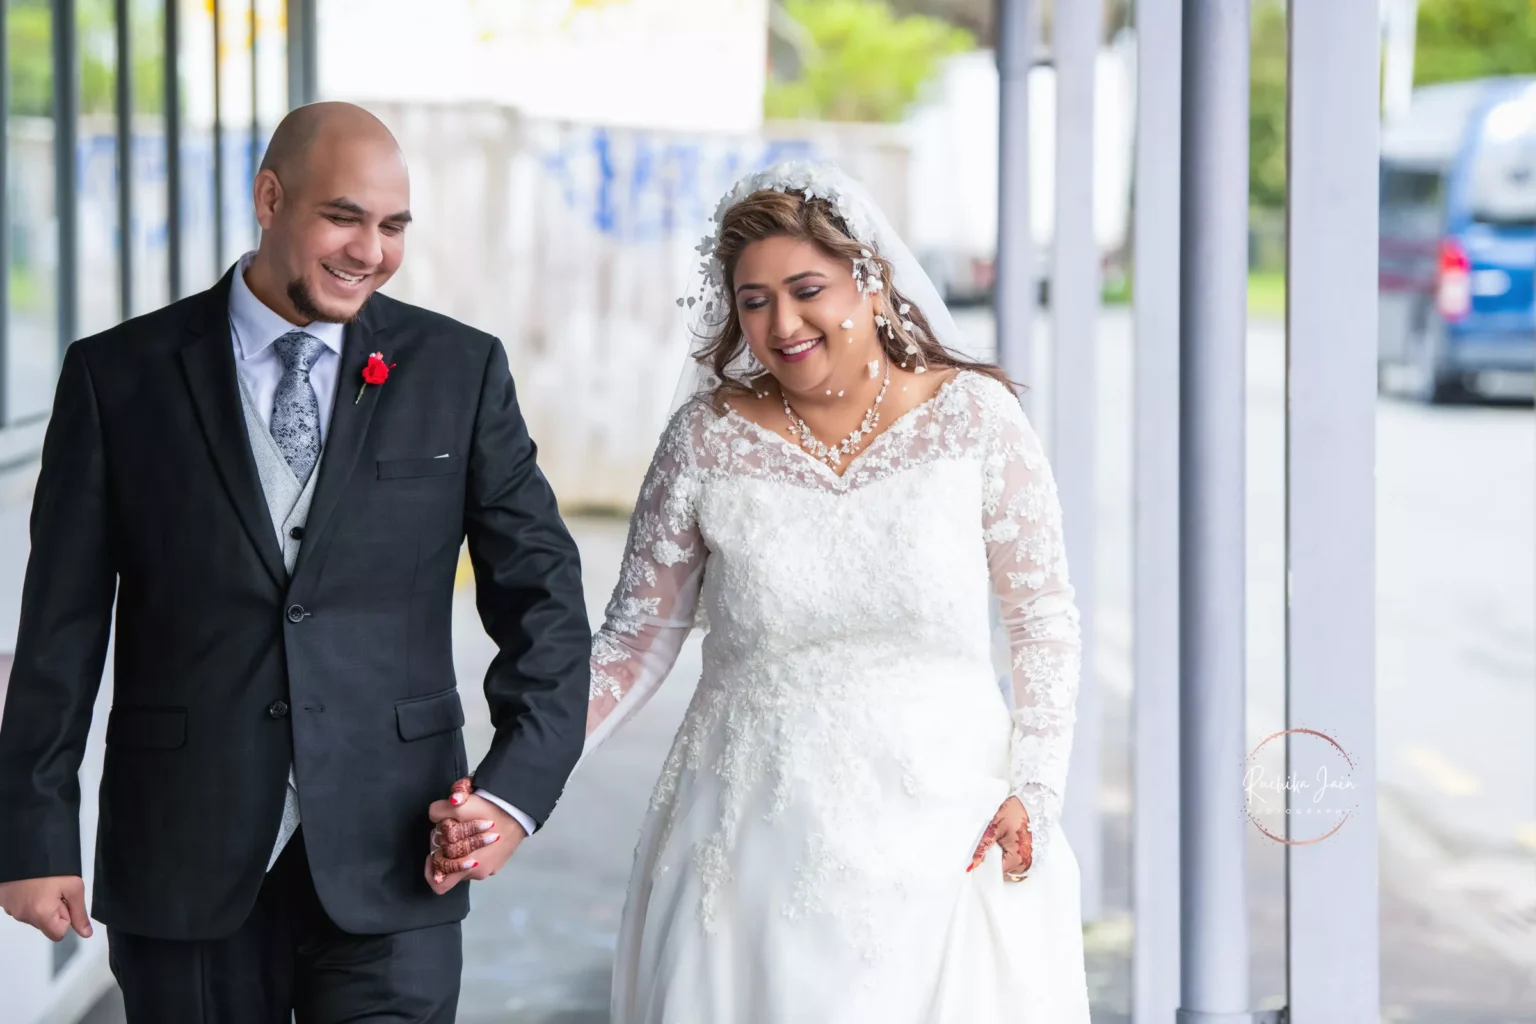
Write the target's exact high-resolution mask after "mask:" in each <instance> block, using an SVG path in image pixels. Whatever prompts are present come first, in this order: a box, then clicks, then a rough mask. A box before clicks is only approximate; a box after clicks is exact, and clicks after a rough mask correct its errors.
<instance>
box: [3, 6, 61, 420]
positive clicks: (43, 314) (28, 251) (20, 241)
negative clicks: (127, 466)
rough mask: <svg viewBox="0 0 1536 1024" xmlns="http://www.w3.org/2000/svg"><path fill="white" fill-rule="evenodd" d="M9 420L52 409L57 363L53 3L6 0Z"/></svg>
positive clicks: (7, 356)
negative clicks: (51, 4) (50, 6)
mask: <svg viewBox="0 0 1536 1024" xmlns="http://www.w3.org/2000/svg"><path fill="white" fill-rule="evenodd" d="M5 29H6V50H7V53H6V57H7V62H6V63H7V70H8V72H9V82H8V83H7V84H8V85H9V89H8V96H9V101H10V102H9V106H10V109H9V110H7V111H6V119H5V120H6V141H7V147H6V155H7V167H6V171H7V173H6V181H5V204H6V214H7V217H6V226H7V238H6V243H7V245H6V253H7V257H8V259H7V262H8V263H9V266H7V268H6V272H7V274H8V278H9V288H10V292H9V295H10V301H9V303H7V305H6V309H5V310H4V315H5V318H6V340H7V345H6V352H5V363H6V365H5V391H6V394H5V417H6V422H7V424H10V423H15V422H17V421H19V420H26V419H31V418H35V417H37V416H39V415H43V414H46V413H47V412H48V410H49V409H50V408H52V406H53V384H54V378H55V375H56V373H57V367H58V354H59V339H58V307H57V304H56V303H57V287H58V276H59V246H58V219H57V213H56V208H55V206H54V161H53V58H52V54H53V22H52V13H51V12H50V10H49V4H48V0H7V2H6V4H5Z"/></svg>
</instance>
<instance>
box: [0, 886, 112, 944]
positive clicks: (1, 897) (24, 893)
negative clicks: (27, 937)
mask: <svg viewBox="0 0 1536 1024" xmlns="http://www.w3.org/2000/svg"><path fill="white" fill-rule="evenodd" d="M0 909H3V910H4V911H5V912H6V913H7V914H9V915H10V916H11V917H14V918H15V919H16V920H18V921H20V922H21V923H22V924H29V925H31V926H32V927H34V928H36V929H37V930H38V931H40V932H42V933H43V934H44V935H46V936H48V937H49V938H50V939H52V940H53V941H54V942H58V941H59V940H60V939H62V938H63V937H64V935H65V933H66V932H68V931H69V929H70V927H71V926H73V927H74V929H75V931H76V932H78V933H79V934H80V937H81V938H82V939H88V938H90V937H91V918H90V915H88V914H87V913H86V912H85V883H84V882H82V881H81V880H80V878H79V877H78V876H76V875H59V876H56V877H51V878H24V879H22V880H20V881H17V882H3V883H0Z"/></svg>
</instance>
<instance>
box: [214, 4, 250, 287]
mask: <svg viewBox="0 0 1536 1024" xmlns="http://www.w3.org/2000/svg"><path fill="white" fill-rule="evenodd" d="M251 4H252V0H219V125H220V128H221V131H222V135H223V145H222V151H223V155H224V164H223V175H224V178H223V199H222V201H223V204H224V211H223V223H224V252H223V253H222V255H221V258H220V261H219V262H220V265H221V267H227V266H228V265H229V264H231V263H233V262H234V261H235V260H237V259H239V258H240V254H241V253H244V252H248V251H249V250H251V249H254V248H256V216H255V211H254V210H253V209H252V206H251V180H252V179H253V178H255V176H256V168H255V165H254V162H253V159H252V157H253V154H254V152H255V148H256V146H255V140H256V124H255V112H256V100H255V90H254V88H253V75H254V66H255V65H254V61H253V56H252V44H253V42H254V38H253V35H254V34H253V33H252V31H251V13H252V11H251Z"/></svg>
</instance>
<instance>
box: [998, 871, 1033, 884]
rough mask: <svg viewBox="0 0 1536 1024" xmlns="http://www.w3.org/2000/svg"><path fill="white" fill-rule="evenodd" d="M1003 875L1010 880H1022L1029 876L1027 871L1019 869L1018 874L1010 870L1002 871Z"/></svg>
mask: <svg viewBox="0 0 1536 1024" xmlns="http://www.w3.org/2000/svg"><path fill="white" fill-rule="evenodd" d="M1003 877H1004V878H1006V879H1008V881H1010V882H1022V881H1024V879H1026V878H1028V877H1029V872H1028V871H1020V872H1019V873H1018V874H1014V873H1013V872H1012V871H1004V872H1003Z"/></svg>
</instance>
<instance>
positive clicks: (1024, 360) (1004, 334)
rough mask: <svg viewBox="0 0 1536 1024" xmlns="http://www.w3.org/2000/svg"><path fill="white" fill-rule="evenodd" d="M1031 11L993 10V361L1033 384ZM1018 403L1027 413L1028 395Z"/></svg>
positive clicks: (1019, 1) (1015, 4) (1009, 5)
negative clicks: (995, 93) (995, 115)
mask: <svg viewBox="0 0 1536 1024" xmlns="http://www.w3.org/2000/svg"><path fill="white" fill-rule="evenodd" d="M1035 15H1036V8H1035V7H1034V5H1033V4H1032V3H1031V2H1030V0H999V2H998V11H997V77H998V90H999V94H998V111H999V117H998V174H997V272H996V275H995V276H994V278H993V286H992V304H993V307H994V309H995V310H996V322H997V361H998V365H1000V366H1001V367H1002V368H1003V369H1004V370H1005V371H1007V373H1008V376H1009V377H1011V378H1013V379H1014V380H1016V381H1019V382H1020V383H1028V384H1033V377H1034V366H1033V364H1032V359H1033V346H1032V344H1031V340H1032V339H1031V332H1032V331H1033V329H1034V314H1035V295H1036V284H1035V243H1034V238H1033V237H1031V235H1030V225H1029V67H1030V64H1031V63H1033V61H1034V54H1035ZM1021 401H1022V402H1023V403H1024V408H1025V411H1029V410H1030V406H1031V402H1030V400H1029V392H1025V394H1024V396H1023V398H1022V399H1021Z"/></svg>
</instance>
